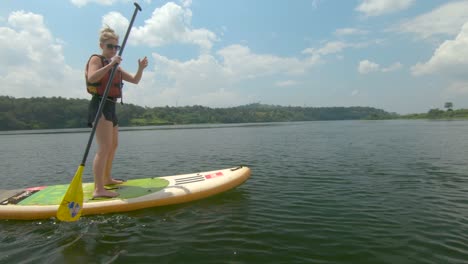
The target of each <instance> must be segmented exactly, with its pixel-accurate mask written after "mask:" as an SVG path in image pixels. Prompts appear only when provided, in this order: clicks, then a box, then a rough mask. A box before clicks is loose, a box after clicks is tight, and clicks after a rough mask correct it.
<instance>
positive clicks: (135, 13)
mask: <svg viewBox="0 0 468 264" xmlns="http://www.w3.org/2000/svg"><path fill="white" fill-rule="evenodd" d="M134 5H135V10H134V11H133V16H132V19H131V20H130V24H129V25H128V29H127V33H125V37H124V40H123V42H122V47H121V48H120V51H119V56H122V53H123V51H124V48H125V44H127V39H128V35H130V31H131V30H132V26H133V22H134V21H135V18H136V15H137V13H138V11H141V7H140V5H138V3H136V2H135V3H134ZM118 67H119V65H118V64H115V65H114V67H112V70H111V73H110V77H109V80H108V81H107V84H106V89H105V90H104V94H103V95H102V100H101V103H100V104H99V108H98V111H97V113H96V117H95V118H94V122H93V129H92V130H91V134H90V135H89V139H88V144H87V145H86V150H85V153H84V155H83V160H82V161H81V166H84V165H85V163H86V159H87V158H88V154H89V150H90V148H91V144H92V143H93V138H94V134H96V128H97V125H98V123H99V120H100V119H101V115H102V110H103V109H104V105H105V103H106V101H107V100H106V98H107V95H108V94H109V91H110V87H111V84H112V80H113V79H114V75H115V72H116V71H117V68H118Z"/></svg>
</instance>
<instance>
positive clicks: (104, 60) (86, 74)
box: [85, 54, 106, 77]
mask: <svg viewBox="0 0 468 264" xmlns="http://www.w3.org/2000/svg"><path fill="white" fill-rule="evenodd" d="M94 56H97V57H99V58H100V59H101V63H102V66H103V67H104V64H105V63H106V58H105V57H104V56H102V55H99V54H93V55H91V56H90V57H89V59H88V62H87V63H86V71H85V76H86V77H87V76H88V68H89V62H90V61H91V59H92V58H93V57H94Z"/></svg>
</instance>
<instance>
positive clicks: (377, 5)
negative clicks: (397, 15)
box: [356, 0, 415, 16]
mask: <svg viewBox="0 0 468 264" xmlns="http://www.w3.org/2000/svg"><path fill="white" fill-rule="evenodd" d="M414 2H415V0H361V4H360V5H359V6H358V7H356V11H359V12H361V13H364V14H365V15H366V16H380V15H384V14H388V13H393V12H397V11H400V10H404V9H407V8H408V7H410V6H411V5H412V4H413V3H414Z"/></svg>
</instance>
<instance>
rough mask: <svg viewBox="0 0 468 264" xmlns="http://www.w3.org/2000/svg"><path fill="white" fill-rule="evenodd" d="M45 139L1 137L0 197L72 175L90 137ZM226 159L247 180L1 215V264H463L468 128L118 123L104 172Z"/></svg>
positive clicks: (182, 169) (467, 243)
mask: <svg viewBox="0 0 468 264" xmlns="http://www.w3.org/2000/svg"><path fill="white" fill-rule="evenodd" d="M86 131H87V130H85V131H84V132H86ZM43 132H47V133H46V134H30V133H25V134H15V133H11V132H10V133H3V135H0V146H1V153H0V168H1V169H2V170H1V172H0V181H1V182H2V184H1V187H0V189H15V188H21V187H25V186H37V185H45V184H51V183H56V184H59V183H68V182H69V181H70V180H71V178H72V177H73V175H74V173H75V171H76V169H77V167H78V165H79V163H80V162H81V159H82V155H83V152H84V148H85V144H86V141H87V138H88V136H89V133H87V132H86V133H83V130H79V131H76V132H75V133H74V132H73V131H66V132H67V133H58V134H57V133H49V132H60V131H43ZM94 151H95V149H94V145H93V148H92V150H91V152H90V153H91V154H90V157H88V162H87V167H86V169H85V173H84V180H85V181H90V180H91V179H92V178H91V173H90V170H91V163H92V158H93V155H94ZM238 164H245V165H248V166H250V167H251V169H252V177H251V179H249V180H248V181H247V182H246V183H244V184H243V185H242V186H240V187H238V188H237V189H234V190H231V191H229V192H226V193H223V194H220V195H217V196H214V197H211V198H208V199H204V200H200V201H196V202H192V203H187V204H182V205H175V206H168V207H160V208H150V209H145V210H140V211H134V212H129V213H121V214H111V215H98V216H90V217H83V218H81V220H80V221H79V222H76V223H61V222H58V221H56V219H47V220H41V221H12V220H9V221H6V220H2V221H0V252H2V254H1V255H0V263H129V262H130V261H132V262H135V263H156V262H158V263H467V262H468V122H467V121H451V122H450V121H401V120H400V121H333V122H305V123H274V124H247V125H207V126H180V127H174V126H170V127H160V128H155V129H151V128H149V129H148V128H145V129H130V130H127V131H122V132H121V134H120V145H119V152H118V154H117V156H116V161H115V165H114V172H113V173H114V176H115V177H119V178H140V177H151V176H155V175H156V176H157V175H160V176H163V175H173V174H178V173H189V172H195V171H205V170H213V169H220V168H225V167H231V166H235V165H238Z"/></svg>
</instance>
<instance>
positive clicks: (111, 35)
mask: <svg viewBox="0 0 468 264" xmlns="http://www.w3.org/2000/svg"><path fill="white" fill-rule="evenodd" d="M109 39H115V40H117V41H119V35H117V33H115V31H114V30H113V29H112V28H110V27H109V26H108V25H106V26H105V27H104V28H103V29H101V34H100V37H99V42H101V43H104V42H106V41H108V40H109Z"/></svg>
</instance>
